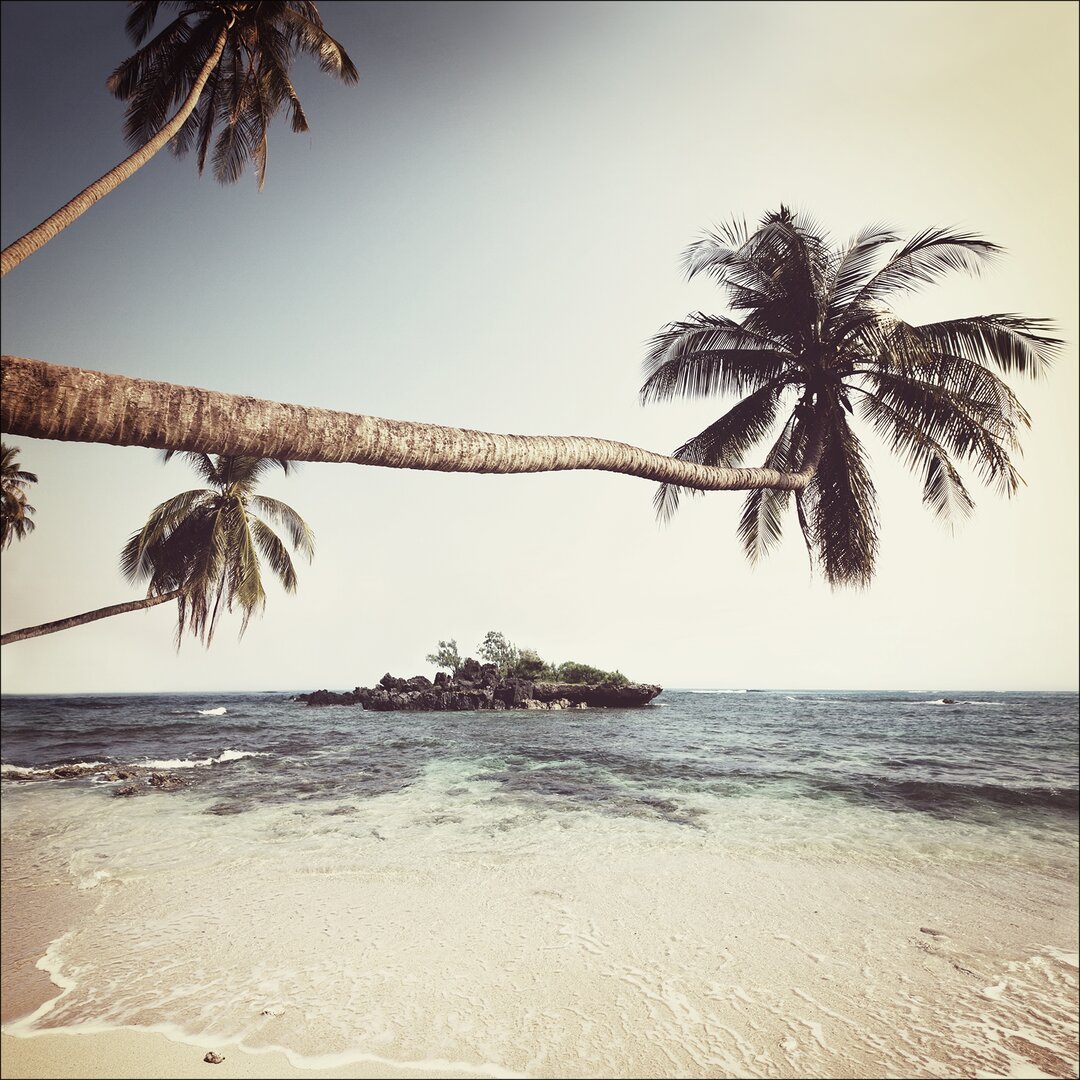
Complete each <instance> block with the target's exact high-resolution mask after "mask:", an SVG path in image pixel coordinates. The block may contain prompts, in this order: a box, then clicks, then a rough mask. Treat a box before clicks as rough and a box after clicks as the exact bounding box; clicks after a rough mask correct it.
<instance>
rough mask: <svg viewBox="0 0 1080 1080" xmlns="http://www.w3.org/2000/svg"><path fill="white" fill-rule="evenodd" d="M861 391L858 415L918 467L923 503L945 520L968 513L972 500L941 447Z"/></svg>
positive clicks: (915, 425)
mask: <svg viewBox="0 0 1080 1080" xmlns="http://www.w3.org/2000/svg"><path fill="white" fill-rule="evenodd" d="M861 393H862V394H863V395H864V396H863V398H862V399H861V400H860V401H859V414H860V415H861V416H863V417H864V418H865V419H866V420H868V421H869V422H870V424H871V425H872V426H873V427H874V429H875V430H876V431H877V432H878V434H879V435H881V436H882V437H883V438H885V439H886V440H888V442H889V444H890V446H891V448H892V450H893V451H894V452H895V453H897V454H899V455H900V456H901V458H902V460H904V462H905V464H906V465H907V466H908V468H910V469H912V470H919V469H921V470H922V473H923V504H924V505H925V506H926V507H927V508H928V509H929V510H930V511H931V512H932V513H933V514H934V515H935V516H936V517H938V518H940V519H941V520H942V521H945V522H951V521H953V520H954V519H956V518H958V517H967V516H968V515H970V514H971V513H972V511H973V510H974V509H975V502H974V500H973V499H972V498H971V495H970V493H969V492H968V490H967V488H966V487H965V486H964V481H963V479H962V478H961V476H960V473H959V472H958V471H957V469H956V466H955V465H954V464H953V462H952V459H951V458H950V457H949V454H948V452H947V451H946V450H945V448H944V447H943V446H942V445H941V444H940V443H938V442H936V441H935V440H934V439H932V438H931V437H930V436H929V435H928V434H927V433H926V431H925V429H924V428H922V427H921V426H920V425H919V424H917V423H914V422H913V421H911V420H909V419H908V418H907V417H906V416H904V415H903V414H902V413H900V412H898V411H897V410H896V409H894V408H892V407H891V406H889V405H888V404H886V403H885V402H884V401H882V399H881V398H879V397H877V396H876V395H874V394H872V393H870V392H869V391H861Z"/></svg>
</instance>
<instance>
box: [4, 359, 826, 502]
mask: <svg viewBox="0 0 1080 1080" xmlns="http://www.w3.org/2000/svg"><path fill="white" fill-rule="evenodd" d="M0 362H2V373H3V393H2V395H0V428H2V430H3V431H4V432H6V433H7V434H9V435H23V436H26V437H28V438H33V439H54V440H58V441H61V442H90V443H107V444H110V445H112V446H145V447H151V448H154V449H158V450H178V451H194V452H197V453H208V454H239V455H247V456H252V457H273V458H287V459H288V460H290V461H334V462H352V463H354V464H357V465H378V466H382V467H384V468H389V469H422V470H433V471H437V472H465V473H536V472H560V471H566V470H571V469H589V470H597V471H601V472H615V473H624V474H626V475H628V476H637V477H640V478H641V479H644V480H656V481H659V482H661V483H668V484H676V485H678V486H679V487H686V488H695V489H697V490H700V491H751V490H757V489H760V488H774V489H777V490H780V491H799V490H802V489H803V488H805V487H806V485H807V484H808V483H809V482H810V480H811V479H812V477H813V475H814V472H815V470H816V468H817V464H818V461H819V460H820V456H821V449H820V445H819V446H818V447H817V449H816V450H815V451H814V452H813V453H811V454H810V455H809V458H808V461H807V464H806V466H805V467H804V468H803V469H802V470H801V471H800V472H794V473H792V472H781V471H779V470H777V469H729V468H720V467H715V466H709V465H696V464H693V463H692V462H687V461H680V460H678V459H677V458H673V457H668V456H666V455H664V454H657V453H654V452H653V451H650V450H643V449H641V448H640V447H637V446H630V445H628V444H627V443H620V442H612V441H610V440H608V439H594V438H590V437H588V436H578V435H498V434H493V433H491V432H487V431H470V430H468V429H465V428H452V427H442V426H441V425H438V424H422V423H414V422H412V421H408V420H385V419H382V418H381V417H377V416H362V415H359V414H355V413H346V412H334V411H331V410H329V409H319V408H310V407H307V406H303V405H286V404H282V403H280V402H276V401H260V400H259V399H257V398H252V397H244V396H240V395H236V394H223V393H218V392H217V391H213V390H201V389H198V388H196V387H191V386H176V385H173V384H171V383H160V382H150V381H148V380H145V379H132V378H128V377H126V376H123V375H108V374H104V373H102V372H98V371H87V370H85V369H83V368H74V367H64V366H61V365H59V364H47V363H44V362H43V361H41V360H27V359H24V358H22V357H16V356H4V357H3V358H2V361H0Z"/></svg>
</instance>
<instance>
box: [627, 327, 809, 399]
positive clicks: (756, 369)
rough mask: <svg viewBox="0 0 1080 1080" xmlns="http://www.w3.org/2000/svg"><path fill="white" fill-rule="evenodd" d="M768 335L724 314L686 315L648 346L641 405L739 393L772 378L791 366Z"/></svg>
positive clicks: (787, 357)
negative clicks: (674, 399) (678, 398)
mask: <svg viewBox="0 0 1080 1080" xmlns="http://www.w3.org/2000/svg"><path fill="white" fill-rule="evenodd" d="M789 360H790V357H789V355H788V354H787V353H785V352H784V351H783V350H781V349H780V348H778V347H777V345H776V343H775V342H774V341H772V340H770V339H769V338H768V337H766V336H764V335H762V334H760V333H756V332H754V331H751V330H747V329H746V328H745V327H742V326H740V325H739V324H738V323H736V322H734V321H733V320H732V319H728V318H725V317H722V316H711V315H703V314H702V313H700V312H698V313H697V314H696V315H689V316H687V318H686V319H685V320H683V321H682V322H677V323H670V324H669V325H668V326H666V327H664V329H663V330H661V331H660V333H658V334H657V335H656V336H655V337H653V339H652V341H650V342H649V348H648V352H647V353H646V357H645V363H644V369H645V376H646V377H645V382H644V384H643V385H642V387H641V400H642V403H646V402H650V401H666V400H670V399H673V398H676V397H704V396H707V395H710V394H715V393H736V394H738V393H743V392H745V391H747V390H756V389H758V388H760V387H761V386H763V385H764V384H766V383H768V382H770V381H772V380H774V379H775V378H776V377H777V376H778V375H779V374H780V373H781V372H782V371H783V370H784V367H785V365H786V364H787V363H788V362H789Z"/></svg>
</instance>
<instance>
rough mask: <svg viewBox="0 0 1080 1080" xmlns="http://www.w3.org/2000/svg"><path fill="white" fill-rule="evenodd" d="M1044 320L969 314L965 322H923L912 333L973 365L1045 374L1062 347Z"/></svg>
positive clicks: (1011, 372) (938, 349)
mask: <svg viewBox="0 0 1080 1080" xmlns="http://www.w3.org/2000/svg"><path fill="white" fill-rule="evenodd" d="M1050 329H1051V324H1050V322H1049V320H1047V319H1025V318H1023V317H1022V316H1020V315H973V316H970V317H969V318H966V319H948V320H946V321H944V322H936V323H924V324H923V325H921V326H914V327H912V330H913V331H914V333H915V334H916V335H917V336H918V337H919V338H921V339H922V341H923V342H925V343H926V345H927V346H928V347H929V348H930V349H933V350H935V351H937V352H939V353H942V354H952V355H956V356H962V357H964V358H965V359H967V360H971V361H972V362H974V363H976V364H984V365H985V364H988V363H989V364H993V365H994V366H995V367H996V368H998V369H999V370H1000V371H1003V372H1005V373H1006V374H1008V375H1012V374H1017V375H1030V376H1032V377H1034V378H1038V377H1039V376H1041V375H1045V374H1046V373H1047V371H1048V370H1049V368H1050V365H1051V364H1052V363H1053V361H1054V358H1055V357H1056V355H1057V354H1058V352H1059V351H1060V350H1061V348H1062V347H1063V346H1064V344H1065V342H1064V341H1062V340H1061V339H1060V338H1057V337H1051V336H1050V334H1049V331H1050Z"/></svg>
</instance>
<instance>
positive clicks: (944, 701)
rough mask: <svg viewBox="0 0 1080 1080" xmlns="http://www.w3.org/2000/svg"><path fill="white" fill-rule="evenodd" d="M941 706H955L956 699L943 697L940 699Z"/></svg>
mask: <svg viewBox="0 0 1080 1080" xmlns="http://www.w3.org/2000/svg"><path fill="white" fill-rule="evenodd" d="M941 704H942V705H955V704H956V699H955V698H951V697H945V698H942V699H941Z"/></svg>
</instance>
